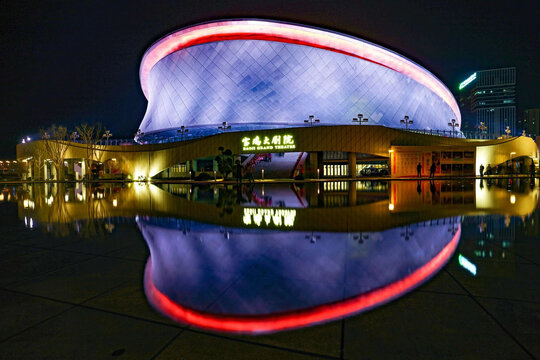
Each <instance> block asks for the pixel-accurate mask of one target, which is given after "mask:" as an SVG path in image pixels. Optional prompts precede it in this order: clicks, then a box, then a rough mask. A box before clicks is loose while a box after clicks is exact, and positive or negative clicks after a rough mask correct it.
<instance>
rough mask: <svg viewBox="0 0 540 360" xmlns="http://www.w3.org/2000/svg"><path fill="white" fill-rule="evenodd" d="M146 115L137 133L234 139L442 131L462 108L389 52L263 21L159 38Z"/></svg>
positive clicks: (144, 68)
mask: <svg viewBox="0 0 540 360" xmlns="http://www.w3.org/2000/svg"><path fill="white" fill-rule="evenodd" d="M140 78H141V86H142V89H143V92H144V94H145V96H146V97H147V99H148V108H147V111H146V114H145V116H144V119H143V121H142V123H141V125H140V129H141V132H142V133H143V134H144V135H143V136H142V137H143V139H144V138H145V136H146V137H147V138H150V137H149V135H159V136H165V137H170V136H174V135H176V134H177V129H179V128H180V127H181V126H185V127H189V130H190V131H189V133H187V134H186V137H187V138H189V137H200V136H207V135H212V134H215V133H218V132H219V131H220V130H218V126H219V125H220V124H222V123H223V122H227V124H228V125H230V126H231V128H230V130H231V131H244V130H257V129H272V128H284V127H295V126H300V125H302V126H304V121H303V120H305V119H306V118H307V117H308V115H310V114H316V117H318V118H319V119H320V123H321V124H322V125H344V124H351V120H352V118H353V117H355V116H357V114H358V113H362V114H363V116H364V118H368V119H369V124H371V125H384V126H388V127H398V126H399V125H400V119H402V118H403V117H404V116H405V115H407V116H409V118H410V119H413V120H414V127H415V128H419V129H428V130H430V129H433V130H445V129H447V128H448V126H447V123H448V121H449V120H450V119H452V118H454V119H456V120H458V121H460V113H459V110H458V105H457V103H456V101H455V100H454V97H453V96H452V94H451V93H450V91H449V90H448V89H447V88H446V87H445V86H444V85H443V84H442V83H441V82H440V81H439V80H438V79H437V78H436V77H435V76H433V75H432V74H431V73H430V72H428V71H427V70H425V69H424V68H422V67H420V66H419V65H417V64H415V63H413V62H412V61H410V60H408V59H406V58H404V57H402V56H401V55H398V54H396V53H394V52H392V51H390V50H387V49H384V48H382V47H380V46H378V45H375V44H372V43H369V42H366V41H364V40H361V39H358V38H353V37H350V36H346V35H342V34H338V33H335V32H330V31H326V30H322V29H317V28H312V27H306V26H301V25H295V24H288V23H282V22H275V21H264V20H247V19H241V20H227V21H218V22H211V23H205V24H200V25H195V26H192V27H188V28H185V29H182V30H179V31H177V32H174V33H171V34H169V35H167V36H166V37H164V38H162V39H161V40H159V41H158V42H156V43H155V44H154V45H152V46H151V47H150V49H149V50H148V51H147V52H146V53H145V55H144V58H143V60H142V63H141V68H140Z"/></svg>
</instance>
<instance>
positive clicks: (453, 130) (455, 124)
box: [448, 119, 459, 137]
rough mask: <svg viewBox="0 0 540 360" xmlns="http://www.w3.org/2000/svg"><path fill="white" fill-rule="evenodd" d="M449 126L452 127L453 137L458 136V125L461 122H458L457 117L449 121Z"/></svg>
mask: <svg viewBox="0 0 540 360" xmlns="http://www.w3.org/2000/svg"><path fill="white" fill-rule="evenodd" d="M448 126H451V127H452V137H456V126H459V123H458V122H456V119H452V121H451V122H449V123H448Z"/></svg>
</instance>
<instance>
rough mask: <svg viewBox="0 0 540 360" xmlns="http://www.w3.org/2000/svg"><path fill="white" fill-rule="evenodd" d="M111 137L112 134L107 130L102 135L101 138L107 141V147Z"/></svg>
mask: <svg viewBox="0 0 540 360" xmlns="http://www.w3.org/2000/svg"><path fill="white" fill-rule="evenodd" d="M111 136H112V133H111V132H110V131H109V130H107V131H105V133H104V134H103V137H104V138H106V139H107V145H108V144H109V138H110V137H111Z"/></svg>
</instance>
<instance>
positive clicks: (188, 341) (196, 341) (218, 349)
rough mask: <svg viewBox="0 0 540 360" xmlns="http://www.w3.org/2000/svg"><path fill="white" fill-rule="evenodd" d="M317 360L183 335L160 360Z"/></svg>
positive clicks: (211, 337) (210, 337) (205, 336)
mask: <svg viewBox="0 0 540 360" xmlns="http://www.w3.org/2000/svg"><path fill="white" fill-rule="evenodd" d="M314 358H315V359H316V358H321V357H319V356H316V355H310V354H306V353H298V352H292V351H287V350H282V349H278V348H272V347H266V346H261V345H255V344H249V343H245V342H240V341H237V340H231V339H227V338H223V337H220V336H215V335H209V334H203V333H197V332H191V331H183V332H182V334H180V336H179V337H178V338H177V339H175V340H174V341H173V342H172V343H171V344H170V345H169V346H167V347H166V348H165V349H164V350H163V352H162V353H160V354H159V355H158V356H157V359H160V360H163V359H183V360H190V359H197V360H199V359H223V360H226V359H240V360H241V359H258V360H265V359H291V360H294V359H314Z"/></svg>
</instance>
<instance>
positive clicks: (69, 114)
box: [0, 0, 540, 158]
mask: <svg viewBox="0 0 540 360" xmlns="http://www.w3.org/2000/svg"><path fill="white" fill-rule="evenodd" d="M516 3H518V4H521V5H516ZM539 3H540V2H539V1H529V0H524V1H521V0H519V1H509V0H506V1H473V0H469V1H463V2H461V1H423V0H422V1H418V0H417V1H400V2H398V1H359V0H356V1H352V0H349V1H336V0H333V1H292V0H289V1H281V0H279V1H262V0H259V1H257V0H249V1H245V0H243V1H216V0H214V1H206V0H190V1H178V0H177V1H158V0H155V1H133V0H131V1H125V0H112V1H111V0H108V1H73V0H71V1H22V0H17V1H6V0H4V1H1V2H0V19H1V21H0V24H1V25H0V27H1V32H0V37H1V42H0V48H1V52H0V64H1V66H0V79H1V101H0V113H1V122H2V130H1V131H0V158H13V157H14V156H15V145H16V143H17V142H18V141H19V140H20V138H21V137H22V136H24V135H27V134H35V133H38V131H39V129H40V128H44V127H47V126H48V125H49V124H52V123H55V124H62V125H66V126H68V127H72V126H74V125H77V124H80V123H83V122H94V121H100V122H101V123H103V124H104V125H105V126H106V127H108V128H109V129H110V130H111V131H112V133H113V134H114V135H115V137H131V136H133V134H134V132H135V131H136V129H137V128H138V125H139V124H140V122H141V120H142V118H143V115H144V111H145V108H146V99H145V98H144V96H143V94H142V92H141V89H140V85H139V77H138V70H139V63H140V60H141V58H142V55H143V53H144V51H145V50H146V49H147V48H148V47H149V46H150V45H151V44H152V43H153V42H154V41H156V40H157V39H158V38H160V37H161V36H163V35H165V34H167V33H168V32H171V31H173V30H176V29H178V28H181V27H184V26H188V25H191V24H194V23H198V22H202V21H208V20H214V19H220V18H234V17H260V18H269V19H281V20H287V21H292V22H299V23H304V24H310V25H315V26H319V27H323V28H328V29H334V30H337V31H340V32H343V33H347V34H351V35H355V36H358V37H361V38H364V39H367V40H370V41H372V42H375V43H378V44H381V45H383V46H385V47H387V48H390V49H392V50H394V51H397V52H398V53H400V54H403V55H405V56H407V57H409V58H410V59H412V60H414V61H416V62H418V63H419V64H420V65H422V66H424V67H426V68H427V69H428V70H430V71H431V72H433V73H434V74H435V75H436V76H438V77H439V78H440V79H441V80H442V81H443V82H444V83H445V84H446V85H447V86H448V87H449V88H450V89H451V90H452V91H454V90H455V89H456V87H457V84H459V82H460V81H462V80H464V79H465V78H466V77H467V76H468V75H470V73H472V72H473V71H474V70H479V69H488V68H495V67H503V66H516V67H517V76H518V106H519V110H518V111H519V113H518V116H521V115H520V114H521V111H522V109H525V108H530V107H540V89H539V84H540V66H539V65H540V34H539V31H538V21H539V18H538V14H539V13H540V6H539V5H538V4H539Z"/></svg>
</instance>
